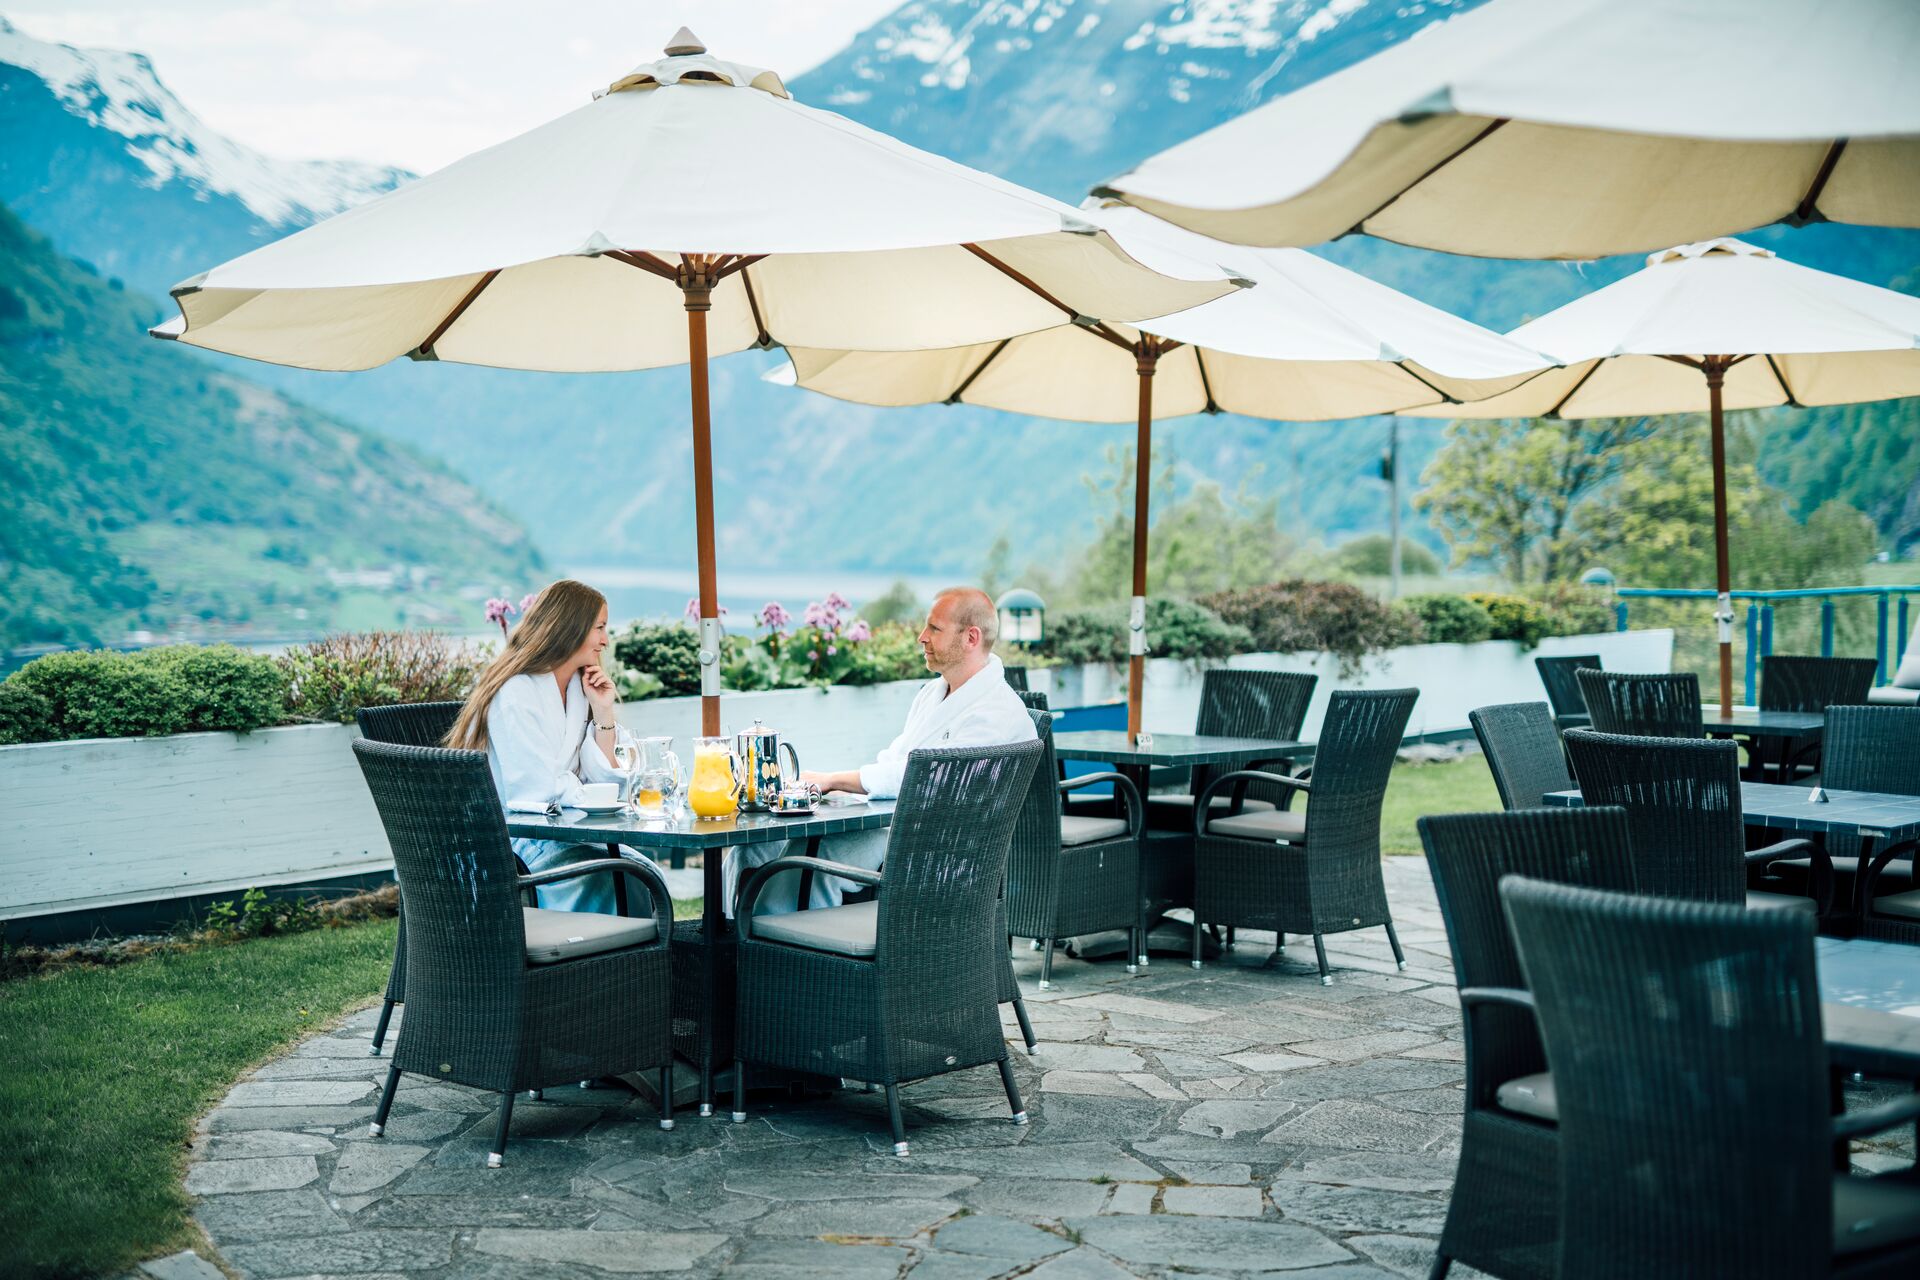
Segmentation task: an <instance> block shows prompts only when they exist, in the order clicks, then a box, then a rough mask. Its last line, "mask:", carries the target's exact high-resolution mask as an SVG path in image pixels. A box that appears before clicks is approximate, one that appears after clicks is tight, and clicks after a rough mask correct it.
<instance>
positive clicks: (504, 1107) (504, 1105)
mask: <svg viewBox="0 0 1920 1280" xmlns="http://www.w3.org/2000/svg"><path fill="white" fill-rule="evenodd" d="M512 1123H513V1090H511V1089H507V1090H504V1091H503V1092H502V1093H501V1094H500V1118H499V1119H498V1120H497V1121H495V1122H494V1126H493V1150H491V1151H489V1152H487V1168H489V1169H498V1168H499V1167H500V1166H501V1165H503V1164H505V1163H506V1162H507V1126H508V1125H510V1124H512Z"/></svg>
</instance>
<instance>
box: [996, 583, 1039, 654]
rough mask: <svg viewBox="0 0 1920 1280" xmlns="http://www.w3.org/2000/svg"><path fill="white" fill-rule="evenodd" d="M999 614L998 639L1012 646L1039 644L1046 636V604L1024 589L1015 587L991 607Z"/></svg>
mask: <svg viewBox="0 0 1920 1280" xmlns="http://www.w3.org/2000/svg"><path fill="white" fill-rule="evenodd" d="M993 607H994V608H995V609H996V610H998V611H999V614H1000V638H1001V639H1002V640H1006V641H1010V642H1012V643H1014V644H1023V645H1035V644H1039V643H1040V641H1041V640H1042V639H1043V638H1044V636H1045V634H1046V619H1047V602H1046V601H1045V600H1042V599H1041V598H1040V597H1039V596H1038V595H1036V594H1035V593H1034V592H1031V591H1029V590H1027V589H1026V588H1025V587H1015V588H1014V589H1013V590H1011V591H1009V592H1007V593H1006V594H1005V595H1003V596H1001V597H1000V599H999V600H998V601H997V602H996V603H995V604H994V606H993Z"/></svg>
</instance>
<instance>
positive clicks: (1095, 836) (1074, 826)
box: [1060, 813, 1127, 845]
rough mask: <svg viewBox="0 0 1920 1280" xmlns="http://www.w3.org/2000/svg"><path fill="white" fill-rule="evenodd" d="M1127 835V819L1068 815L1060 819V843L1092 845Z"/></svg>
mask: <svg viewBox="0 0 1920 1280" xmlns="http://www.w3.org/2000/svg"><path fill="white" fill-rule="evenodd" d="M1125 834H1127V820H1126V819H1125V818H1088V817H1081V816H1078V815H1076V814H1071V813H1070V814H1067V815H1065V816H1064V817H1062V818H1061V819H1060V843H1061V844H1066V845H1073V844H1092V843H1094V842H1095V841H1096V840H1112V839H1113V838H1114V837H1116V836H1123V835H1125Z"/></svg>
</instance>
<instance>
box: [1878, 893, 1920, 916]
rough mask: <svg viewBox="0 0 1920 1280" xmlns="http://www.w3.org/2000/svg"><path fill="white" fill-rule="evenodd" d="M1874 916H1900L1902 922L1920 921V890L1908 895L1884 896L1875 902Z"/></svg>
mask: <svg viewBox="0 0 1920 1280" xmlns="http://www.w3.org/2000/svg"><path fill="white" fill-rule="evenodd" d="M1873 914H1875V915H1877V916H1898V917H1900V918H1901V919H1902V920H1920V889H1913V890H1910V891H1909V892H1906V893H1889V894H1883V895H1881V896H1880V897H1877V898H1875V899H1874V900H1873Z"/></svg>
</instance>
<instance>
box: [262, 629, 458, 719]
mask: <svg viewBox="0 0 1920 1280" xmlns="http://www.w3.org/2000/svg"><path fill="white" fill-rule="evenodd" d="M487 658H488V653H487V650H486V649H484V648H478V647H475V646H472V645H469V644H468V643H467V642H466V641H464V640H459V639H455V638H453V637H449V636H444V635H441V634H439V633H437V632H432V631H366V632H358V633H353V634H347V635H337V636H328V637H326V638H325V639H324V640H316V641H314V642H313V643H312V644H308V645H302V646H301V647H300V648H297V649H290V650H288V651H287V652H286V653H285V654H283V655H281V657H280V658H279V659H278V661H279V664H280V668H281V670H282V671H283V672H284V673H285V675H286V678H287V684H288V692H287V710H288V712H289V713H290V714H292V715H293V716H294V717H296V718H300V719H309V720H332V721H338V722H339V723H341V724H351V723H353V713H354V712H356V711H358V710H359V709H360V708H361V707H388V706H393V705H395V704H398V703H403V702H450V701H457V700H459V699H461V698H464V697H466V696H467V694H468V692H470V691H471V690H472V688H473V685H474V681H475V680H477V679H478V678H479V675H480V671H481V669H482V668H483V667H485V666H486V664H487Z"/></svg>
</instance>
